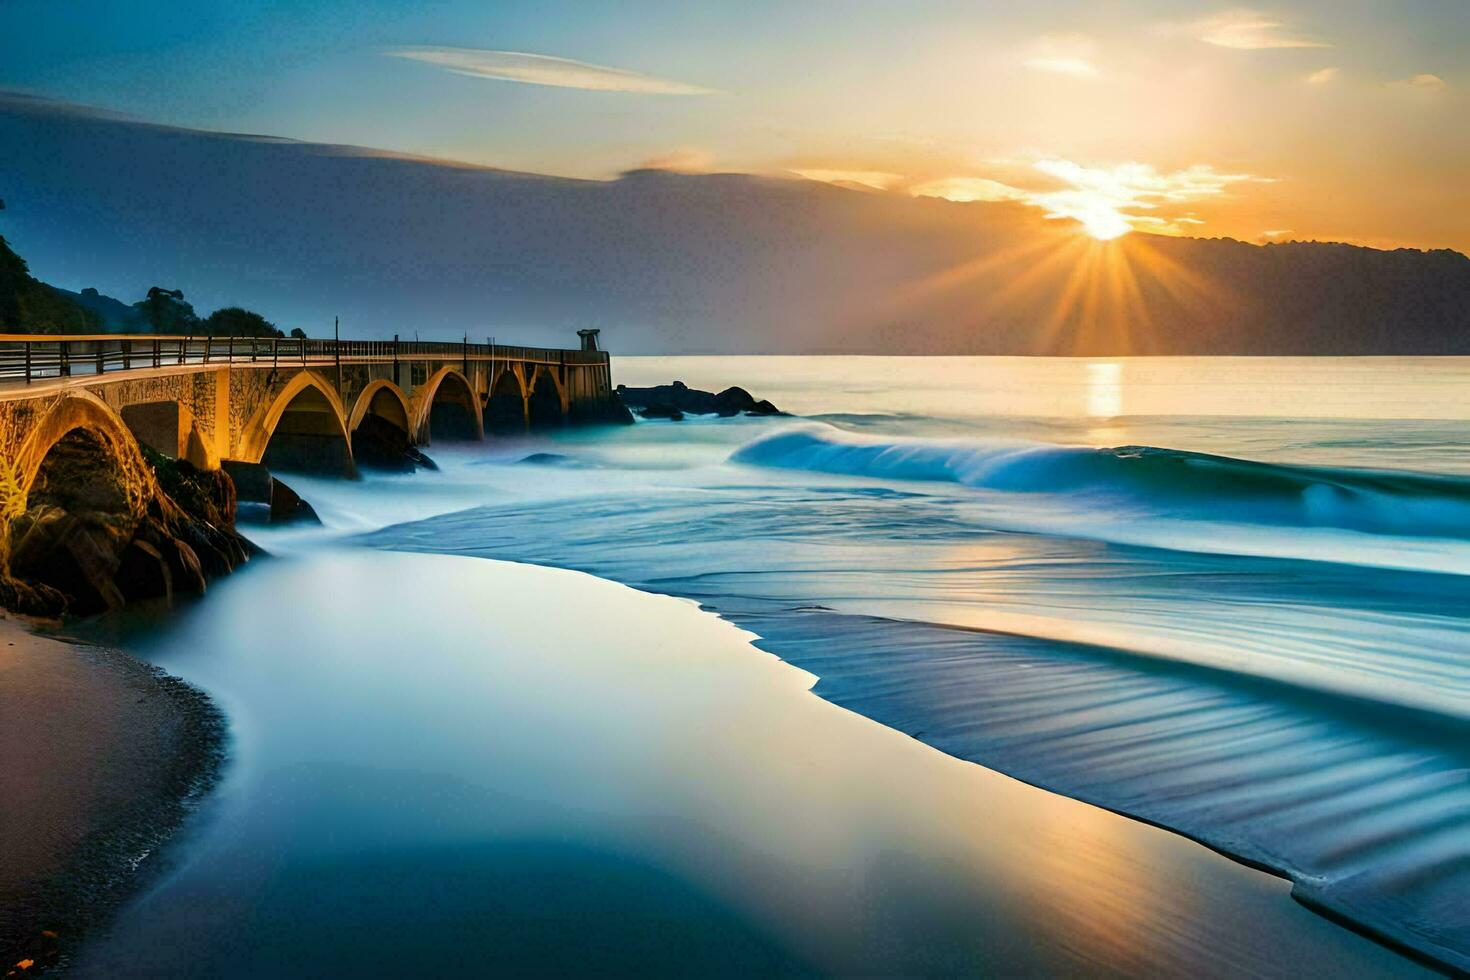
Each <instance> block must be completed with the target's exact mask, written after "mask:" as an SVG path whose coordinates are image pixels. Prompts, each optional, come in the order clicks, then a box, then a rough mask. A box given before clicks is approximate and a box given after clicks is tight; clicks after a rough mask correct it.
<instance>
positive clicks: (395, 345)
mask: <svg viewBox="0 0 1470 980" xmlns="http://www.w3.org/2000/svg"><path fill="white" fill-rule="evenodd" d="M393 383H394V384H395V385H396V384H398V335H397V334H396V333H395V334H394V335H393Z"/></svg>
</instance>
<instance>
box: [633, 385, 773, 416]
mask: <svg viewBox="0 0 1470 980" xmlns="http://www.w3.org/2000/svg"><path fill="white" fill-rule="evenodd" d="M618 396H619V397H620V398H621V399H622V401H623V402H624V403H625V404H626V405H628V406H630V407H631V408H633V409H634V410H636V411H637V412H638V414H639V415H641V416H642V417H644V418H646V419H673V420H674V421H678V420H680V419H682V418H683V417H684V416H685V415H718V416H720V417H721V418H730V417H732V416H735V415H784V414H785V413H784V412H782V411H781V410H780V409H779V408H777V407H776V406H775V405H772V404H771V403H770V402H768V401H766V400H764V399H761V400H759V401H758V400H756V398H755V396H754V395H752V394H751V393H750V392H748V391H746V390H745V389H744V388H726V389H725V390H724V391H722V392H720V393H719V394H715V393H714V392H710V391H701V390H700V389H698V388H691V387H689V386H688V385H686V384H685V383H684V382H682V381H675V382H674V383H673V384H671V385H655V386H654V387H652V388H629V387H628V386H626V385H618Z"/></svg>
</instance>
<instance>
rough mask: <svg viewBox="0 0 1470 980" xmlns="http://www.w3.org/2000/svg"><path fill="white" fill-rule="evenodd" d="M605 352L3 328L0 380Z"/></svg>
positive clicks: (553, 359)
mask: <svg viewBox="0 0 1470 980" xmlns="http://www.w3.org/2000/svg"><path fill="white" fill-rule="evenodd" d="M607 357H608V355H607V353H606V352H604V351H584V350H561V349H558V348H554V347H519V346H510V345H507V344H471V343H467V342H462V343H457V344H456V343H453V342H447V343H446V342H443V341H420V340H408V341H400V340H398V339H396V338H395V339H393V340H316V339H312V338H300V337H191V336H173V335H152V334H148V335H138V334H89V335H74V336H46V335H40V334H0V381H24V382H26V383H30V382H32V381H40V380H45V379H48V378H67V377H74V376H78V375H97V374H107V373H109V372H113V371H135V370H143V369H150V368H167V367H178V366H181V365H188V364H272V365H301V364H336V363H342V362H349V363H350V362H363V361H369V362H377V363H389V362H391V363H396V362H398V361H415V360H461V361H463V362H465V363H466V364H468V363H469V362H471V361H522V362H526V363H531V364H557V365H569V366H576V365H591V364H605V363H607Z"/></svg>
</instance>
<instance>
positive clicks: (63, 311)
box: [0, 236, 101, 334]
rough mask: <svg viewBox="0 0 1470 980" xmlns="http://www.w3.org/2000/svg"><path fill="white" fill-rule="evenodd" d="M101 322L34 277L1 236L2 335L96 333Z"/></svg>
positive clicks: (0, 308)
mask: <svg viewBox="0 0 1470 980" xmlns="http://www.w3.org/2000/svg"><path fill="white" fill-rule="evenodd" d="M100 325H101V318H100V317H98V316H97V314H95V313H93V312H92V311H91V310H88V309H84V308H83V307H81V306H78V305H77V304H76V303H73V302H72V301H71V300H69V299H67V298H66V297H65V296H62V295H60V294H59V293H57V292H56V291H55V290H54V289H52V288H51V287H50V286H48V285H46V284H45V283H44V282H41V281H40V280H39V279H36V278H35V277H34V276H32V275H31V273H30V269H29V268H28V267H27V266H26V261H25V259H23V258H21V257H20V256H19V255H16V254H15V253H14V252H12V251H11V250H10V246H9V244H8V243H7V242H6V241H5V238H4V237H3V236H0V332H6V333H51V334H57V333H96V332H97V331H98V329H100Z"/></svg>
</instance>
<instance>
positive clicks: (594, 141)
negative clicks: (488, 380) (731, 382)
mask: <svg viewBox="0 0 1470 980" xmlns="http://www.w3.org/2000/svg"><path fill="white" fill-rule="evenodd" d="M1022 8H1024V9H1022ZM444 49H460V50H461V51H463V50H466V49H467V50H468V51H469V52H470V55H469V56H468V57H471V58H478V59H479V61H476V62H475V64H477V65H482V66H483V65H487V64H488V65H490V66H491V68H490V72H489V74H488V75H487V74H485V73H480V74H464V73H462V72H459V71H452V70H448V68H447V67H446V65H445V64H444V63H443V62H444V61H445V56H444V55H443V54H442V52H443V51H444ZM436 51H437V52H441V53H440V54H438V55H435V54H433V53H432V52H436ZM393 52H397V54H398V55H399V56H393ZM425 52H430V53H429V54H425ZM497 52H521V53H528V54H531V55H536V56H543V57H544V58H549V59H569V60H572V61H575V62H582V63H586V64H589V65H591V66H606V67H608V68H612V69H617V70H621V71H624V72H630V73H634V75H633V76H624V77H633V78H635V79H636V84H633V85H631V87H632V88H633V89H635V90H631V91H629V90H616V86H617V77H618V76H615V75H613V76H601V77H602V78H603V79H604V80H605V79H607V78H611V79H612V81H611V83H609V84H612V85H613V86H614V89H615V90H608V89H607V88H597V87H594V88H591V89H589V88H585V87H564V85H562V84H560V83H559V84H553V85H548V84H529V83H526V82H524V81H513V80H506V79H505V78H504V77H491V76H493V75H494V74H495V72H498V71H501V70H502V68H503V67H504V65H505V60H504V59H505V56H504V55H499V54H495V53H497ZM405 53H407V54H408V56H403V55H404V54H405ZM454 57H456V58H459V59H460V61H461V62H462V61H463V57H464V56H462V55H456V56H454ZM436 59H437V60H436ZM497 59H499V60H497ZM450 60H453V59H450ZM496 66H500V67H496ZM512 67H513V68H515V70H525V65H521V66H519V67H518V68H517V67H516V66H514V65H513V66H512ZM589 71H592V72H593V74H592V75H588V74H587V72H589ZM547 72H550V74H547ZM558 72H561V73H563V75H564V76H565V77H564V79H563V80H566V79H570V80H571V81H572V82H573V83H574V84H577V85H582V84H587V83H588V81H589V79H591V84H593V85H595V86H600V85H603V84H604V81H599V80H598V78H599V76H597V75H596V74H595V69H586V68H582V67H579V66H567V65H564V64H562V63H559V62H551V61H543V62H532V63H531V77H532V78H533V80H538V79H539V80H542V81H544V80H546V79H548V78H551V79H553V80H554V79H555V77H556V73H558ZM568 72H570V73H572V74H566V73H568ZM579 73H580V74H579ZM661 83H666V84H662V87H661ZM0 87H3V88H7V89H19V90H22V91H26V92H30V93H34V94H41V95H47V96H51V97H55V98H59V99H65V100H69V101H75V102H81V103H86V104H89V105H94V106H99V107H104V108H108V109H114V110H118V111H121V112H125V113H128V114H131V115H134V116H138V117H141V118H145V119H149V120H153V121H158V122H163V123H169V124H174V125H181V126H190V127H200V128H209V129H220V130H230V131H244V132H257V133H267V134H271V135H279V136H288V137H293V138H298V139H306V140H316V141H324V142H344V143H353V144H359V145H367V146H375V147H381V148H385V149H391V150H397V151H402V152H406V153H418V154H426V155H432V156H442V157H450V158H456V159H464V160H469V161H472V162H476V163H483V164H489V165H495V166H504V167H509V168H513V169H525V170H535V171H541V172H550V173H559V174H569V175H576V176H588V177H607V176H611V175H613V174H616V173H617V172H619V171H621V170H623V169H627V168H631V167H635V166H640V165H647V164H653V165H658V166H673V167H683V168H688V169H730V170H742V171H756V172H790V171H796V172H800V173H804V174H806V175H808V176H813V177H816V178H818V179H834V180H845V181H848V182H853V181H857V182H858V183H859V184H860V185H865V186H873V187H881V188H882V189H885V190H888V191H893V192H910V193H916V192H917V193H940V194H943V195H944V196H976V195H979V196H986V195H996V196H1006V195H1016V196H1017V199H1022V200H1027V201H1029V202H1033V203H1036V204H1037V207H1038V208H1042V209H1051V210H1052V211H1055V212H1057V213H1059V214H1061V215H1063V216H1067V217H1076V218H1078V220H1085V218H1084V217H1079V215H1083V216H1085V214H1086V213H1089V212H1097V213H1101V214H1102V219H1103V220H1102V221H1101V222H1100V227H1101V226H1105V225H1107V224H1109V223H1110V222H1112V221H1113V220H1114V219H1113V218H1112V215H1114V214H1116V215H1121V216H1122V217H1121V218H1120V219H1118V220H1123V221H1126V222H1127V225H1126V226H1127V227H1133V228H1140V229H1143V230H1160V231H1165V232H1172V233H1191V234H1232V235H1234V236H1236V237H1241V238H1248V239H1252V238H1253V239H1258V240H1268V239H1270V238H1272V237H1279V236H1293V237H1331V238H1342V239H1347V240H1353V241H1362V242H1365V243H1371V244H1381V245H1396V244H1410V245H1425V246H1430V245H1449V246H1454V247H1460V248H1465V247H1467V245H1470V241H1467V239H1470V232H1467V231H1466V230H1465V229H1464V228H1463V227H1460V226H1462V225H1463V224H1464V223H1465V222H1464V219H1463V217H1460V218H1456V217H1455V216H1454V214H1455V210H1456V209H1458V213H1459V214H1460V215H1463V214H1465V213H1467V212H1470V207H1467V205H1470V198H1467V197H1466V193H1467V192H1466V191H1465V190H1464V188H1463V185H1464V184H1465V183H1466V181H1465V179H1464V178H1465V176H1466V174H1467V173H1470V135H1467V130H1470V126H1467V125H1466V120H1467V119H1470V100H1467V91H1470V3H1467V2H1465V0H1315V2H1313V0H1287V2H1283V3H1277V4H1270V5H1263V4H1254V3H1247V4H1245V5H1237V4H1230V3H1204V2H1164V0H1132V2H1128V0H1103V2H1087V3H1083V2H1064V0H1053V2H1034V3H1028V4H1016V3H1001V2H983V0H968V2H941V0H934V2H916V3H892V2H882V3H880V2H867V0H847V2H840V3H838V2H829V3H821V2H807V3H799V4H798V3H774V2H768V0H755V2H749V0H747V2H742V3H703V4H697V3H687V2H686V3H674V2H651V3H632V2H624V3H604V2H578V3H563V2H545V3H535V4H529V3H485V2H480V3H470V2H453V0H451V2H442V3H432V4H428V3H408V2H390V0H376V2H373V0H368V2H351V3H349V2H325V3H323V2H276V3H249V4H242V3H238V2H237V3H218V2H209V0H206V2H196V3H190V4H157V3H153V4H150V3H142V2H139V3H130V4H121V3H101V2H89V0H68V2H60V3H59V2H56V0H49V2H43V0H7V2H5V3H4V4H3V5H0ZM696 93H697V94H696ZM1048 168H1050V169H1048ZM1139 168H1142V169H1139ZM1201 168H1203V169H1201ZM1191 174H1192V176H1191ZM1201 174H1204V175H1205V178H1204V179H1200V177H1201ZM1059 175H1060V176H1059ZM1059 194H1062V195H1071V197H1059V196H1057V195H1059ZM1043 195H1049V196H1047V197H1043ZM1078 195H1081V196H1080V197H1079V196H1078ZM1150 195H1152V196H1150ZM1058 209H1060V210H1058ZM1099 209H1101V210H1100V212H1099ZM1074 212H1075V213H1074ZM1120 227H1123V226H1120Z"/></svg>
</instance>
